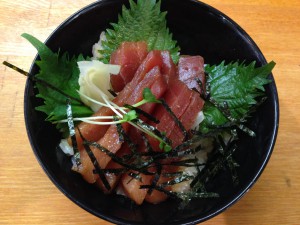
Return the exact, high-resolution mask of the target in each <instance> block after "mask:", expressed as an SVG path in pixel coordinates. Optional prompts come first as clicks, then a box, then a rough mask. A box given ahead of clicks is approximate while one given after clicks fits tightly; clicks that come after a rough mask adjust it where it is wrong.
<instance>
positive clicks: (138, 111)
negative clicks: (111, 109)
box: [124, 104, 159, 124]
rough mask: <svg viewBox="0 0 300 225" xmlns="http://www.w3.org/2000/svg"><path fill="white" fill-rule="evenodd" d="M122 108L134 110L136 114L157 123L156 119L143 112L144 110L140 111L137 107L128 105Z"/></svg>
mask: <svg viewBox="0 0 300 225" xmlns="http://www.w3.org/2000/svg"><path fill="white" fill-rule="evenodd" d="M124 107H125V108H127V109H130V110H135V111H136V112H137V114H139V115H143V116H144V117H146V118H147V119H148V120H150V121H153V122H154V123H156V124H157V123H159V120H158V119H156V118H155V117H154V116H152V115H151V114H149V113H147V112H145V111H144V110H142V109H140V108H138V107H134V106H132V105H128V104H125V105H124Z"/></svg>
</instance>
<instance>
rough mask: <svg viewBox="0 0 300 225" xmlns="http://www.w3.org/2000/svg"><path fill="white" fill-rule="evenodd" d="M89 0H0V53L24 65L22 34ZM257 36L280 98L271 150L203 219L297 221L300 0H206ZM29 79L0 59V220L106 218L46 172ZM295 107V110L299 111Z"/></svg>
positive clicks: (219, 224)
mask: <svg viewBox="0 0 300 225" xmlns="http://www.w3.org/2000/svg"><path fill="white" fill-rule="evenodd" d="M91 2H92V1H88V0H61V1H58V0H57V1H54V0H53V1H52V0H27V1H24V0H14V1H11V0H0V33H1V35H0V61H1V62H2V61H4V60H7V61H9V62H11V63H13V64H15V65H18V66H19V67H21V68H24V69H25V70H28V69H29V67H30V65H31V63H32V60H33V58H34V56H35V54H36V51H35V50H34V48H33V47H31V45H30V44H28V42H26V41H25V40H24V39H22V38H21V37H20V35H21V34H22V33H23V32H27V33H30V34H32V35H34V36H35V37H37V38H39V39H40V40H45V39H46V38H47V37H48V35H49V34H50V33H51V32H52V31H53V30H54V29H55V28H56V27H57V26H58V25H59V24H60V23H61V22H62V21H64V20H65V19H66V18H67V17H68V16H70V15H71V14H73V13H74V12H75V11H77V10H78V9H80V8H82V7H84V6H86V5H87V4H89V3H91ZM204 2H205V3H207V4H209V5H211V6H213V7H215V8H217V9H219V10H220V11H222V12H224V13H225V14H226V15H228V16H229V17H231V18H232V19H233V20H234V21H236V22H237V23H238V24H239V25H240V26H241V27H243V28H244V29H245V30H246V32H247V33H248V34H249V35H250V36H251V37H252V38H253V39H254V41H255V42H256V43H257V45H258V46H259V48H260V49H261V50H262V52H263V53H264V55H265V57H266V58H267V60H268V61H270V60H274V61H275V62H276V63H277V65H276V67H275V69H274V71H273V74H274V77H275V80H276V84H277V88H278V93H279V99H280V128H279V133H278V138H277V142H276V146H275V149H274V153H273V155H272V157H271V159H270V161H269V163H268V165H267V167H266V169H265V171H264V173H263V174H262V176H261V177H260V179H259V180H258V182H257V183H256V184H255V185H254V187H253V188H252V189H251V190H250V191H249V192H248V193H247V194H246V195H245V196H244V197H243V198H242V199H241V200H240V201H239V202H238V203H237V204H235V205H234V206H233V207H231V208H230V209H228V210H227V211H225V212H224V213H222V214H220V215H218V216H216V217H215V218H213V219H211V220H209V221H207V222H204V223H203V224H205V225H210V224H214V225H224V224H249V225H250V224H251V225H262V224H278V225H283V224H291V225H292V224H293V225H296V224H300V153H299V152H300V142H299V141H300V137H299V133H300V117H299V114H298V113H299V111H300V104H299V101H298V97H300V95H299V94H300V91H299V90H300V88H299V85H300V1H299V0H289V1H284V0H243V1H236V0H222V1H221V0H204ZM25 82H26V79H25V78H24V77H22V76H21V75H19V74H18V73H16V72H14V71H12V70H11V69H9V68H6V67H4V66H3V65H1V66H0V98H1V101H0V118H1V123H0V132H1V135H0V224H43V225H46V224H61V225H66V224H80V225H83V224H89V225H92V224H98V225H99V224H102V225H104V224H110V223H109V222H106V221H103V220H100V219H98V218H96V217H95V216H93V215H91V214H89V213H88V212H86V211H84V210H83V209H81V208H80V207H79V206H77V205H75V204H74V203H73V202H71V201H70V200H69V199H68V198H67V197H65V196H64V195H63V194H62V193H61V192H60V191H59V190H58V189H57V188H56V187H55V186H54V184H53V183H52V182H51V181H50V180H49V179H48V177H47V176H46V174H45V173H44V172H43V170H42V168H41V167H40V165H39V163H38V162H37V160H36V158H35V156H34V154H33V152H32V150H31V147H30V144H29V141H28V139H27V134H26V130H25V124H24V118H23V92H24V86H25ZM297 115H298V116H297Z"/></svg>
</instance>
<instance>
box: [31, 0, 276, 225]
mask: <svg viewBox="0 0 300 225" xmlns="http://www.w3.org/2000/svg"><path fill="white" fill-rule="evenodd" d="M122 4H126V5H128V2H127V1H125V0H102V1H98V2H96V3H94V4H91V5H89V6H87V7H86V8H84V9H82V10H81V11H79V12H77V13H76V14H74V15H73V16H71V17H70V18H69V19H67V20H66V21H65V22H64V23H63V24H61V25H60V26H59V27H58V28H57V29H56V30H55V31H54V32H53V34H52V35H51V36H50V37H49V38H48V40H47V41H46V44H47V45H48V46H49V47H50V48H51V49H52V50H53V51H57V50H58V49H60V51H61V52H65V51H68V52H69V53H70V55H73V54H75V55H78V54H79V53H83V54H84V55H91V48H92V45H93V44H94V43H95V42H97V40H98V38H99V34H100V32H101V31H103V30H104V29H106V28H107V27H109V23H110V22H116V20H117V16H118V13H120V10H121V5H122ZM162 10H163V11H166V10H167V11H168V14H167V20H168V26H169V28H170V30H171V32H172V33H173V35H174V38H175V39H176V40H178V44H179V46H180V47H181V54H189V55H202V56H203V57H204V58H205V63H209V64H215V63H220V62H221V61H222V60H226V62H230V61H235V60H240V61H243V60H245V61H246V62H251V61H253V60H256V61H257V65H258V66H260V65H263V64H265V63H266V60H265V58H264V56H263V55H262V53H261V51H260V50H259V49H258V47H257V46H256V44H255V43H254V41H253V40H252V39H251V38H250V37H249V36H248V35H247V34H246V33H245V31H243V30H242V29H241V28H240V27H239V26H238V25H237V24H236V23H235V22H233V21H232V20H231V19H230V18H228V17H227V16H225V15H224V14H222V13H221V12H219V11H217V10H216V9H214V8H212V7H210V6H208V5H206V4H204V3H201V2H198V1H196V0H163V1H162ZM37 72H38V67H37V66H36V65H34V64H33V65H32V68H31V70H30V73H32V74H36V73H37ZM270 79H271V80H272V81H273V83H271V84H270V85H268V86H267V87H266V94H267V97H268V100H267V102H265V104H264V105H263V106H261V107H260V108H259V110H258V111H257V112H256V113H255V114H254V115H253V118H252V120H251V123H250V124H249V127H250V128H251V129H253V130H254V131H255V132H256V133H257V137H256V138H250V137H247V136H246V135H243V134H241V139H240V141H239V151H237V152H236V154H235V158H236V159H237V161H238V163H239V164H240V167H239V169H238V175H239V179H240V184H239V185H238V186H237V187H233V186H232V184H231V181H230V179H227V178H228V177H226V176H227V175H226V174H222V175H220V176H219V177H217V178H216V179H215V180H214V181H213V183H212V187H211V191H215V192H218V193H220V196H221V197H220V198H216V199H204V200H202V199H200V200H193V201H192V202H191V203H190V205H189V206H188V207H187V208H186V209H185V210H181V211H178V210H177V205H178V203H177V202H176V201H173V200H168V201H166V202H164V203H161V204H159V205H150V204H147V203H145V204H143V205H141V206H135V205H133V204H131V203H130V202H129V201H127V200H126V199H124V198H122V197H118V196H107V195H104V194H102V193H101V191H99V190H98V189H97V188H95V187H94V186H92V185H89V184H87V183H86V182H85V181H84V180H83V179H82V178H81V176H80V175H78V174H76V173H74V172H72V171H71V170H70V168H71V163H70V160H69V158H68V157H66V156H65V155H64V154H63V153H62V152H60V151H59V150H57V149H56V146H57V144H58V143H59V140H60V134H59V133H58V132H57V131H56V129H55V128H54V126H52V125H51V124H50V123H47V122H44V119H45V115H44V114H42V113H39V112H36V111H35V110H34V108H35V106H37V105H39V104H41V101H40V100H39V99H36V98H35V96H34V95H35V92H36V90H35V89H34V87H33V86H34V84H33V83H32V82H31V81H29V80H28V81H27V85H26V90H25V121H26V126H27V132H28V136H29V139H30V142H31V145H32V148H33V151H34V153H35V155H36V157H37V159H38V161H39V162H40V164H41V166H42V167H43V169H44V170H45V172H46V173H47V175H48V176H49V178H50V179H51V180H52V181H53V183H54V184H55V185H56V186H57V187H58V188H59V189H60V190H61V191H62V192H63V193H64V194H65V195H66V196H67V197H68V198H70V199H71V200H72V201H74V202H75V203H76V204H78V205H79V206H81V207H82V208H84V209H85V210H87V211H89V212H91V213H92V214H94V215H96V216H98V217H100V218H103V219H105V220H108V221H110V222H112V223H117V224H195V223H200V222H202V221H205V220H207V219H209V218H211V217H213V216H215V215H217V214H219V213H220V212H222V211H223V210H225V209H226V208H228V207H229V206H231V205H232V204H233V203H235V202H236V201H237V200H239V199H240V198H241V197H242V196H243V194H245V193H246V192H247V190H249V188H250V187H251V186H252V185H253V184H254V182H255V181H256V180H257V178H258V177H259V176H260V174H261V173H262V171H263V169H264V167H265V166H266V164H267V161H268V160H269V158H270V155H271V153H272V149H273V146H274V143H275V138H276V135H277V129H278V121H279V107H278V96H277V91H276V86H275V83H274V80H273V77H272V76H271V75H270Z"/></svg>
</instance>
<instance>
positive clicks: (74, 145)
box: [67, 98, 81, 166]
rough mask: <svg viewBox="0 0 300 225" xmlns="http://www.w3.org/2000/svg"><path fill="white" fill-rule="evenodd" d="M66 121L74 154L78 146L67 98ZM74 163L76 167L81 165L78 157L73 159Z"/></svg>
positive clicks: (69, 102)
mask: <svg viewBox="0 0 300 225" xmlns="http://www.w3.org/2000/svg"><path fill="white" fill-rule="evenodd" d="M67 119H68V127H69V133H70V137H71V142H72V147H73V151H74V153H75V154H76V153H77V152H78V145H77V140H76V132H75V126H74V122H73V115H72V106H71V100H70V99H69V98H67ZM75 162H76V165H77V166H79V165H80V163H81V162H80V159H79V158H78V157H75Z"/></svg>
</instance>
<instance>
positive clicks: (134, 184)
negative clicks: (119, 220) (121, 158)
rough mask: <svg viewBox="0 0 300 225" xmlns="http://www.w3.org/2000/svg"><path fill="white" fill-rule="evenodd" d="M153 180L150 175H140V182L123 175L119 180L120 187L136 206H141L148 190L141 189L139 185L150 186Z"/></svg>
mask: <svg viewBox="0 0 300 225" xmlns="http://www.w3.org/2000/svg"><path fill="white" fill-rule="evenodd" d="M152 179H153V176H152V175H144V174H141V180H137V179H134V178H132V177H131V176H129V175H127V174H124V175H123V177H122V179H121V185H122V187H123V190H124V192H125V194H126V196H127V197H129V198H130V199H131V200H133V201H134V202H135V203H136V204H137V205H141V204H142V203H143V201H144V199H145V196H146V194H147V192H148V189H141V188H140V186H141V185H150V184H151V181H152Z"/></svg>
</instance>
